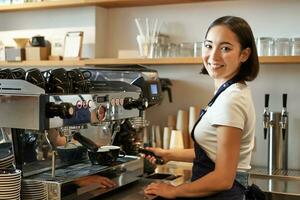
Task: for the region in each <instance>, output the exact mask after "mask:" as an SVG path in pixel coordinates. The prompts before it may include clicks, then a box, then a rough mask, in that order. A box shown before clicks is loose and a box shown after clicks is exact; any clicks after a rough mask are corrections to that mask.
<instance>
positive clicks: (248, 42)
mask: <svg viewBox="0 0 300 200" xmlns="http://www.w3.org/2000/svg"><path fill="white" fill-rule="evenodd" d="M218 25H224V26H226V27H228V28H229V29H230V30H231V31H232V32H233V33H235V35H236V36H237V38H238V40H239V43H240V44H241V50H243V49H246V48H250V49H251V54H250V56H249V58H248V59H247V60H246V61H245V62H244V63H242V65H241V67H240V71H239V72H238V74H237V76H238V77H239V79H240V80H244V81H252V80H254V79H255V78H256V76H257V74H258V71H259V61H258V56H257V50H256V45H255V39H254V36H253V33H252V30H251V28H250V26H249V24H248V23H247V22H246V21H245V20H244V19H242V18H240V17H235V16H224V17H220V18H218V19H216V20H215V21H214V22H213V23H212V24H210V26H209V27H208V29H207V32H206V34H205V39H206V37H207V34H208V32H209V30H210V29H211V28H213V27H214V26H218ZM201 73H202V74H208V72H207V70H206V69H205V67H204V66H203V68H202V69H201Z"/></svg>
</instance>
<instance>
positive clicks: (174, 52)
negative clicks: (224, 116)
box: [167, 43, 179, 57]
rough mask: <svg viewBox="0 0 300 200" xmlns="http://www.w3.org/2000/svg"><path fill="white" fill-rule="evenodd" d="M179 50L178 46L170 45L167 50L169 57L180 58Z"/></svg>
mask: <svg viewBox="0 0 300 200" xmlns="http://www.w3.org/2000/svg"><path fill="white" fill-rule="evenodd" d="M178 55H179V48H178V45H177V44H174V43H169V44H168V48H167V57H178Z"/></svg>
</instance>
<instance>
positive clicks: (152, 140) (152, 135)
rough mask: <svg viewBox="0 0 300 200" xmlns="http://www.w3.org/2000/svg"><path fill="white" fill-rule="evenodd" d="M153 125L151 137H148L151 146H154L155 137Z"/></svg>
mask: <svg viewBox="0 0 300 200" xmlns="http://www.w3.org/2000/svg"><path fill="white" fill-rule="evenodd" d="M155 135H156V134H155V126H154V125H152V126H151V138H150V141H151V146H152V147H156V137H155Z"/></svg>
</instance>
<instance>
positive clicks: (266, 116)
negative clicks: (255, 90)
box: [263, 94, 270, 139]
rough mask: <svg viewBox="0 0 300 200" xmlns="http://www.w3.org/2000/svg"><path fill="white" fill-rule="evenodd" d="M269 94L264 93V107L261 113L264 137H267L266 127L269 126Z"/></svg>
mask: <svg viewBox="0 0 300 200" xmlns="http://www.w3.org/2000/svg"><path fill="white" fill-rule="evenodd" d="M269 97H270V95H269V94H265V108H264V113H263V120H264V121H263V126H264V139H267V134H268V128H269V126H270V111H269Z"/></svg>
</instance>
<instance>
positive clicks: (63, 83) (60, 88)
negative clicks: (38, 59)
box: [0, 68, 91, 94]
mask: <svg viewBox="0 0 300 200" xmlns="http://www.w3.org/2000/svg"><path fill="white" fill-rule="evenodd" d="M90 77H91V73H90V71H82V70H80V69H71V70H66V69H64V68H56V69H50V70H46V71H41V70H39V69H37V68H32V69H29V70H27V71H25V70H24V69H23V68H15V69H9V68H6V69H1V70H0V79H22V80H26V81H28V82H30V83H32V84H33V85H36V86H38V87H41V88H43V89H44V90H45V92H46V93H49V94H79V93H88V91H89V81H88V79H89V78H90Z"/></svg>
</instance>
